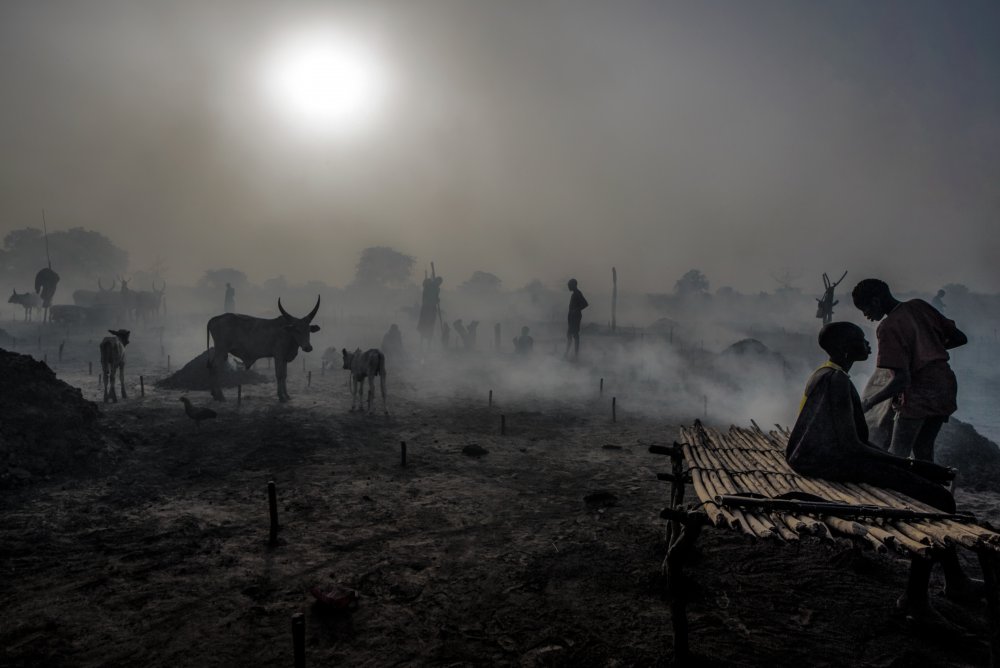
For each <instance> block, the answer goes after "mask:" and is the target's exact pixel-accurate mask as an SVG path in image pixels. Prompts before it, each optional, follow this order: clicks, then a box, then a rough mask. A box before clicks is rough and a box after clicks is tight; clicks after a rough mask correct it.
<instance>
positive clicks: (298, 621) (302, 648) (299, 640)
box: [292, 612, 306, 668]
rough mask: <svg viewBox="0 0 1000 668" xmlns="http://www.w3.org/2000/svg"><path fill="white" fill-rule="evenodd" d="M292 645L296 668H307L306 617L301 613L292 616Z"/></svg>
mask: <svg viewBox="0 0 1000 668" xmlns="http://www.w3.org/2000/svg"><path fill="white" fill-rule="evenodd" d="M292 645H293V647H294V651H295V668H306V616H305V615H304V614H302V613H301V612H296V613H295V614H294V615H292Z"/></svg>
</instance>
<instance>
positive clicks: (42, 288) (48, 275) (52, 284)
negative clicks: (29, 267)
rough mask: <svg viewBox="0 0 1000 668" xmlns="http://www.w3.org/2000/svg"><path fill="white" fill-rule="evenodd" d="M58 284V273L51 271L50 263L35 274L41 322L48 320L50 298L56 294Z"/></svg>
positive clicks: (50, 304)
mask: <svg viewBox="0 0 1000 668" xmlns="http://www.w3.org/2000/svg"><path fill="white" fill-rule="evenodd" d="M58 284H59V274H57V273H56V272H54V271H52V265H51V263H50V264H49V266H48V267H45V268H43V269H41V270H40V271H39V272H38V273H37V274H35V294H36V295H39V296H40V297H41V298H42V308H43V309H45V310H44V312H43V313H42V322H46V321H48V320H49V307H51V306H52V298H53V297H54V296H55V294H56V286H57V285H58Z"/></svg>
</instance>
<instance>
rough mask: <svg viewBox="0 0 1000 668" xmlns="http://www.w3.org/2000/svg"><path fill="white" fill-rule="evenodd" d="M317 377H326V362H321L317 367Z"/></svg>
mask: <svg viewBox="0 0 1000 668" xmlns="http://www.w3.org/2000/svg"><path fill="white" fill-rule="evenodd" d="M319 375H320V376H325V375H326V360H323V364H321V365H320V367H319Z"/></svg>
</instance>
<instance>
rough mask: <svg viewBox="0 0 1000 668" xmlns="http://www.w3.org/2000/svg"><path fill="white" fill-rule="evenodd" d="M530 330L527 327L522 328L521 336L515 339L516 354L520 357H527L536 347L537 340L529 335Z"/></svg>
mask: <svg viewBox="0 0 1000 668" xmlns="http://www.w3.org/2000/svg"><path fill="white" fill-rule="evenodd" d="M529 331H530V330H529V329H528V328H527V327H522V328H521V336H517V337H515V338H514V352H515V353H517V354H518V355H527V354H529V353H530V352H531V349H532V348H533V347H534V345H535V340H534V339H533V338H531V336H529V335H528V332H529Z"/></svg>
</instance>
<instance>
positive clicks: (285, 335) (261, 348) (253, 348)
mask: <svg viewBox="0 0 1000 668" xmlns="http://www.w3.org/2000/svg"><path fill="white" fill-rule="evenodd" d="M278 310H279V311H281V316H279V317H277V318H271V319H267V318H255V317H253V316H249V315H239V314H236V313H224V314H223V315H217V316H215V317H214V318H212V319H211V320H209V321H208V326H207V328H206V329H207V331H206V335H205V345H206V346H207V345H208V337H209V335H211V337H212V341H214V342H215V354H214V355H213V356H212V359H211V360H209V363H208V366H209V376H210V378H211V385H212V397H213V398H214V399H215V400H216V401H225V397H224V396H223V394H222V387H221V384H220V380H221V379H220V377H219V375H220V374H221V373H222V372H223V370H224V369H225V367H226V359H227V357H228V356H229V355H232V356H233V357H237V358H239V359H240V360H241V361H242V362H243V364H244V365H245V366H246V367H247V368H248V369H249V368H250V367H251V366H253V363H254V362H256V361H257V360H259V359H262V358H265V357H273V358H274V377H275V380H277V383H278V399H279V400H280V401H288V400H289V399H290V397H289V396H288V389H287V388H286V387H285V379H286V378H287V376H288V363H289V362H291V361H292V360H294V359H295V357H296V356H297V355H298V354H299V348H302V350H303V351H304V352H307V353H308V352H312V344H311V343H310V342H309V335H310V334H311V333H313V332H318V331H319V326H318V325H313V324H311V323H312V319H313V318H314V317H315V316H316V312H317V311H318V310H319V295H317V296H316V306H314V307H313V310H312V311H310V312H309V314H308V315H307V316H306V317H304V318H296V317H294V316H291V315H289V314H288V312H287V311H285V309H284V308H283V307H282V306H281V300H280V299H279V300H278Z"/></svg>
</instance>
